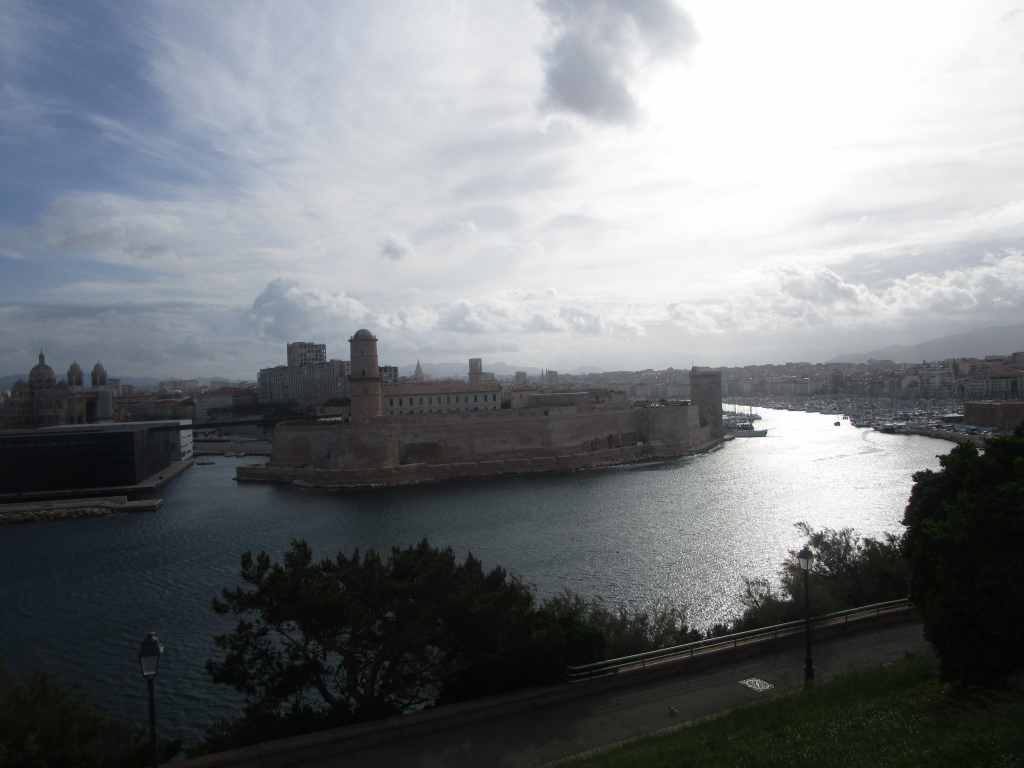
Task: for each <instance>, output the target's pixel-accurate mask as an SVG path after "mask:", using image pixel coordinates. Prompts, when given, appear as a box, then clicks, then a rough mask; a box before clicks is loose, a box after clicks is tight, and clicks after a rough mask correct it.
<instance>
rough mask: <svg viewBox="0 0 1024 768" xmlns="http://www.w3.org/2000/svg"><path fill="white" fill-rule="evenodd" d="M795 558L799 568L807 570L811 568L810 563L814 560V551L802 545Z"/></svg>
mask: <svg viewBox="0 0 1024 768" xmlns="http://www.w3.org/2000/svg"><path fill="white" fill-rule="evenodd" d="M796 559H797V560H799V561H800V570H802V571H809V570H811V564H812V563H813V562H814V553H813V552H811V550H810V548H809V547H804V548H803V549H801V550H800V552H799V553H798V554H797V556H796Z"/></svg>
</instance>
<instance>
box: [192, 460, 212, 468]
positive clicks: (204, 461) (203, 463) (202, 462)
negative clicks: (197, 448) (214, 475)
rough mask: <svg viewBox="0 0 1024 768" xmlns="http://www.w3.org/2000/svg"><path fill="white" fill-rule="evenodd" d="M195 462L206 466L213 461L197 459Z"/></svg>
mask: <svg viewBox="0 0 1024 768" xmlns="http://www.w3.org/2000/svg"><path fill="white" fill-rule="evenodd" d="M196 464H197V465H199V466H200V467H208V466H210V465H211V464H213V462H212V461H210V460H209V459H200V460H199V461H197V462H196Z"/></svg>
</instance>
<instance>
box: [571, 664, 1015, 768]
mask: <svg viewBox="0 0 1024 768" xmlns="http://www.w3.org/2000/svg"><path fill="white" fill-rule="evenodd" d="M564 764H565V765H567V766H572V768H626V767H627V766H629V767H634V766H635V767H636V768H640V767H641V766H643V768H662V767H663V766H664V767H665V768H667V767H668V766H672V767H673V768H678V767H680V766H701V767H702V768H703V767H704V766H722V767H723V768H725V767H726V766H728V768H734V766H758V768H762V767H763V766H786V768H794V766H803V767H805V768H825V767H826V766H914V767H915V768H916V767H917V766H947V765H948V766H987V765H991V766H1024V696H1021V695H1020V694H1005V693H985V694H979V695H975V696H965V697H957V696H954V695H952V694H951V693H950V691H949V687H948V686H946V685H944V684H942V683H941V682H939V679H938V665H937V663H936V662H935V660H934V659H931V658H923V659H914V660H911V661H906V662H900V663H898V664H890V665H888V666H885V667H881V668H879V669H873V670H869V671H866V672H858V673H854V674H850V675H847V676H845V677H842V678H838V679H836V680H833V681H830V682H827V683H819V684H817V685H816V686H815V687H813V688H812V689H811V690H808V691H802V692H800V693H796V694H789V695H781V696H778V697H776V698H773V699H769V700H767V701H764V702H760V703H758V704H755V705H752V706H750V707H744V708H742V709H738V710H735V711H733V712H730V713H729V714H726V715H723V716H722V717H719V718H716V719H712V720H707V721H704V722H700V723H697V724H695V725H693V726H687V727H683V728H681V729H680V730H678V731H674V732H672V733H669V734H665V735H661V736H654V737H650V738H646V739H642V740H638V741H635V742H632V743H630V744H628V745H625V746H623V747H620V748H617V749H614V750H610V751H608V752H604V753H602V754H599V755H596V756H593V757H589V758H585V759H579V760H567V761H565V763H564Z"/></svg>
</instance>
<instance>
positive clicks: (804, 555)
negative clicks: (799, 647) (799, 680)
mask: <svg viewBox="0 0 1024 768" xmlns="http://www.w3.org/2000/svg"><path fill="white" fill-rule="evenodd" d="M796 558H797V560H799V561H800V570H802V571H803V572H804V641H805V643H806V647H805V653H804V682H805V683H810V682H813V680H814V662H813V661H812V660H811V586H810V573H811V564H812V563H813V562H814V553H813V552H811V550H810V548H809V547H804V548H803V549H801V550H800V553H799V554H798V555H797V556H796Z"/></svg>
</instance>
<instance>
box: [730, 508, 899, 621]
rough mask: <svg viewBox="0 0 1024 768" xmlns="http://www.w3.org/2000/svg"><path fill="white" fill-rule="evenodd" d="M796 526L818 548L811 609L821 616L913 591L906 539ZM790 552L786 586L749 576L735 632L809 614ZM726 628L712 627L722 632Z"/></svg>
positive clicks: (782, 578)
mask: <svg viewBox="0 0 1024 768" xmlns="http://www.w3.org/2000/svg"><path fill="white" fill-rule="evenodd" d="M797 528H799V529H800V531H801V532H802V533H803V534H804V535H805V536H806V537H807V546H808V547H809V548H810V550H811V551H812V552H813V553H814V564H813V565H812V567H811V572H810V576H809V581H810V589H809V591H810V599H811V613H812V615H815V616H820V615H824V614H828V613H834V612H836V611H842V610H846V609H848V608H857V607H859V606H862V605H870V604H871V603H881V602H886V601H888V600H898V599H900V598H904V597H906V596H907V594H908V584H907V579H908V576H909V570H910V569H909V564H908V563H907V562H906V560H905V559H904V557H903V555H902V551H901V541H900V539H899V538H898V537H896V536H893V535H892V534H886V536H885V538H884V539H883V540H881V541H879V540H878V539H872V538H863V539H860V538H858V537H857V535H856V534H855V533H854V531H853V529H852V528H843V529H841V530H838V531H835V530H831V529H829V528H825V529H822V530H821V531H815V530H814V529H812V528H811V527H810V526H809V525H807V524H806V523H797ZM796 555H797V553H796V551H795V550H794V551H791V552H790V553H789V557H788V558H787V559H786V561H785V562H784V563H783V564H782V568H781V572H780V581H781V590H776V589H775V588H773V587H772V584H771V582H770V581H768V580H767V579H744V591H743V593H742V594H741V596H740V600H741V602H742V604H743V607H744V610H743V614H742V615H741V616H740V617H739V618H738V619H736V620H735V621H734V622H733V626H732V631H734V632H742V631H745V630H748V629H757V628H759V627H767V626H771V625H773V624H782V623H785V622H788V621H796V620H798V619H802V618H803V617H804V573H803V571H802V570H801V569H800V563H799V562H798V561H797V556H796ZM721 632H722V629H721V628H719V629H718V630H717V632H716V631H713V632H712V634H716V633H717V634H720V633H721Z"/></svg>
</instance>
